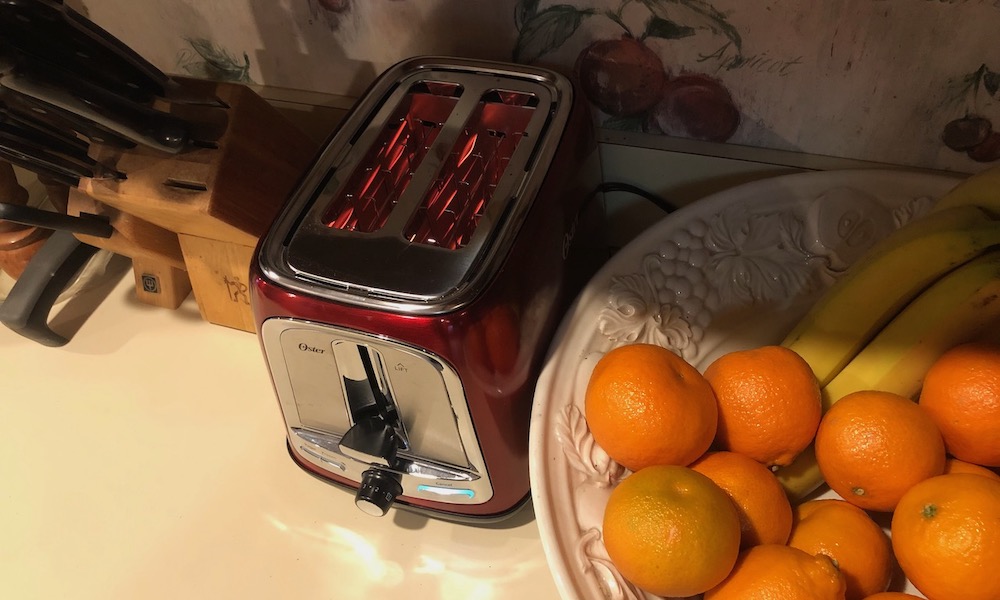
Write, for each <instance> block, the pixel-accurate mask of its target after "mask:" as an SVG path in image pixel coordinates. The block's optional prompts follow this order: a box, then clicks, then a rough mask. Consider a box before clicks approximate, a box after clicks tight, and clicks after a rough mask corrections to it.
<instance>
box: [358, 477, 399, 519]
mask: <svg viewBox="0 0 1000 600" xmlns="http://www.w3.org/2000/svg"><path fill="white" fill-rule="evenodd" d="M399 480H400V476H399V474H398V473H391V472H389V471H384V470H382V469H379V468H378V467H373V468H371V469H368V470H367V471H365V472H364V473H362V474H361V487H359V488H358V493H357V495H356V496H355V497H354V503H355V504H357V505H358V508H360V509H361V510H362V511H363V512H365V513H366V514H369V515H372V516H373V517H382V516H385V513H387V512H389V507H390V506H392V503H393V502H394V501H395V500H396V496H398V495H400V494H402V493H403V486H402V485H401V484H400V483H399Z"/></svg>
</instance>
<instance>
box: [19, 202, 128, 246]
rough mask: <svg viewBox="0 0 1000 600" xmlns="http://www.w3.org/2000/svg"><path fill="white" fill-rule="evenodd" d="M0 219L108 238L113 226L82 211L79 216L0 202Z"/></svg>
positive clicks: (112, 231)
mask: <svg viewBox="0 0 1000 600" xmlns="http://www.w3.org/2000/svg"><path fill="white" fill-rule="evenodd" d="M0 221H11V222H14V223H20V224H21V225H31V226H33V227H41V228H43V229H53V230H55V231H68V232H70V233H79V234H82V235H90V236H94V237H99V238H109V237H111V234H113V233H114V232H115V229H114V227H112V226H111V224H110V223H108V221H107V220H106V219H104V218H103V217H99V216H97V215H92V214H89V213H83V214H81V215H80V216H79V217H74V216H72V215H64V214H62V213H57V212H52V211H50V210H42V209H40V208H35V207H32V206H22V205H18V204H8V203H6V202H0Z"/></svg>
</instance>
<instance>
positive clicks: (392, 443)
mask: <svg viewBox="0 0 1000 600" xmlns="http://www.w3.org/2000/svg"><path fill="white" fill-rule="evenodd" d="M358 354H359V358H360V361H361V365H362V366H363V368H364V375H365V378H364V379H361V380H356V379H350V378H347V377H345V378H344V389H345V391H346V392H347V403H348V406H349V408H350V411H351V417H352V419H353V420H354V425H352V426H351V428H350V429H348V430H347V432H346V433H345V434H344V437H343V438H341V440H340V451H341V452H342V453H343V454H344V455H346V456H349V457H351V458H353V459H355V460H358V461H361V462H364V463H368V464H369V465H371V466H370V468H368V469H366V470H365V472H364V473H362V475H361V485H360V487H359V488H358V492H357V495H356V496H355V498H354V503H355V504H357V506H358V508H360V509H361V510H362V511H363V512H365V513H367V514H370V515H374V516H379V517H381V516H383V515H385V513H386V512H388V510H389V507H390V506H392V503H393V502H395V500H396V497H397V496H399V495H400V494H402V493H403V486H402V483H401V480H402V477H401V476H400V474H399V472H398V471H399V465H398V464H397V461H396V451H397V450H399V448H400V447H401V446H402V442H403V440H401V439H400V436H399V434H398V433H397V430H398V429H400V424H399V414H398V413H397V412H396V409H395V405H394V403H393V402H392V401H391V400H390V399H389V398H387V397H386V396H385V394H384V393H383V392H382V390H381V389H379V385H378V381H379V380H378V377H377V375H376V373H375V368H374V366H373V365H372V360H371V356H370V355H369V353H368V349H367V348H365V347H362V346H358Z"/></svg>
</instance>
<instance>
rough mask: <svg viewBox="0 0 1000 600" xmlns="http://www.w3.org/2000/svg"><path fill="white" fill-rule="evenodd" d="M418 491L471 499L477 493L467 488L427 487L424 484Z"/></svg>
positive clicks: (419, 486)
mask: <svg viewBox="0 0 1000 600" xmlns="http://www.w3.org/2000/svg"><path fill="white" fill-rule="evenodd" d="M417 491H418V492H430V493H431V494H439V495H441V496H468V497H469V498H472V497H473V496H475V495H476V493H475V492H473V491H472V490H469V489H465V488H449V487H441V486H438V485H426V484H423V483H422V484H420V485H418V486H417Z"/></svg>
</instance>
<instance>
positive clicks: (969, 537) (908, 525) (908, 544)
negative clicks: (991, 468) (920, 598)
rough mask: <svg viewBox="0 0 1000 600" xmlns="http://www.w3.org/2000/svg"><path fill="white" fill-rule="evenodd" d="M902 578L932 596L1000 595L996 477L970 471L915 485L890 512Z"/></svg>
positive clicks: (986, 599) (964, 599)
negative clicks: (903, 576)
mask: <svg viewBox="0 0 1000 600" xmlns="http://www.w3.org/2000/svg"><path fill="white" fill-rule="evenodd" d="M892 548H893V550H894V551H895V553H896V559H897V560H898V561H899V566H900V567H902V568H903V572H904V573H906V577H907V578H908V579H909V580H910V582H911V583H913V585H914V586H916V588H917V589H918V590H920V591H921V592H922V593H923V594H924V595H926V596H928V597H929V598H933V599H934V600H997V598H1000V577H997V573H996V568H997V564H1000V481H994V480H992V479H989V478H987V477H980V476H979V475H972V474H969V473H953V474H951V475H940V476H938V477H932V478H930V479H927V480H925V481H922V482H921V483H918V484H917V485H915V486H913V487H912V488H911V489H910V490H909V491H908V492H906V494H905V495H904V496H903V498H902V499H901V500H900V501H899V505H898V506H896V511H895V512H894V513H893V515H892Z"/></svg>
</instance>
